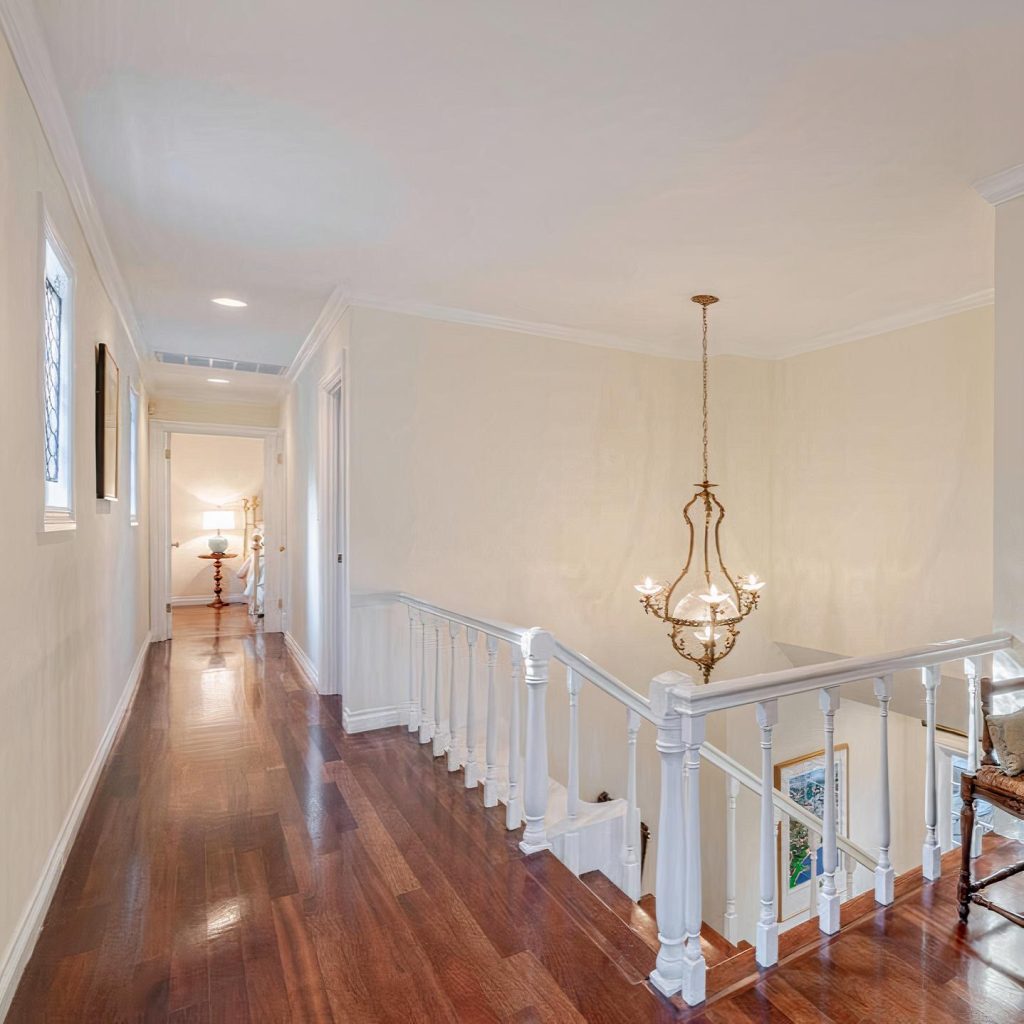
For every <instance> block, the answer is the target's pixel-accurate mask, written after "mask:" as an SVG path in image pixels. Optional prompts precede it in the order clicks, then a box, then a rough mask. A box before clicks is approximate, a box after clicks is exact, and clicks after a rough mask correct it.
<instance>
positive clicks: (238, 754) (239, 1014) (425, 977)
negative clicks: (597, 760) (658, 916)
mask: <svg viewBox="0 0 1024 1024" xmlns="http://www.w3.org/2000/svg"><path fill="white" fill-rule="evenodd" d="M226 628H227V629H228V630H229V632H230V629H231V627H230V626H229V625H228V626H226ZM339 719H340V708H339V707H338V702H337V701H336V700H333V699H330V698H318V697H317V696H316V695H315V694H313V693H312V692H311V691H310V690H309V689H308V688H307V687H306V686H305V684H304V683H303V682H302V681H301V678H300V677H299V675H298V673H297V672H296V670H295V668H294V666H293V664H292V662H291V660H290V658H289V657H288V656H287V655H286V654H285V653H284V650H283V645H282V643H281V638H280V636H279V635H277V634H271V635H266V636H264V635H262V634H256V635H249V636H232V635H224V634H223V633H221V634H214V635H212V636H206V637H196V636H185V637H182V638H180V639H177V640H174V641H172V642H170V643H164V644H159V645H155V646H154V647H153V648H152V650H151V653H150V660H149V663H148V666H147V670H146V674H145V676H144V678H143V681H142V684H141V687H140V691H139V694H138V697H137V699H136V701H135V705H134V708H133V710H132V712H131V714H130V717H129V719H128V722H127V725H126V728H125V729H124V730H123V732H122V734H121V736H120V737H119V739H118V742H117V745H116V747H115V749H114V752H113V754H112V756H111V758H110V760H109V762H108V765H107V767H106V769H105V771H104V774H103V776H102V778H101V780H100V784H99V788H98V790H97V793H96V795H95V797H94V799H93V802H92V804H91V806H90V809H89V812H88V815H87V817H86V820H85V823H84V825H83V828H82V830H81V833H80V834H79V836H78V840H77V842H76V844H75V846H74V849H73V851H72V854H71V857H70V859H69V861H68V864H67V867H66V869H65V871H64V874H63V877H62V879H61V882H60V886H59V889H58V892H57V895H56V897H55V899H54V901H53V904H52V907H51V910H50V913H49V915H48V917H47V920H46V924H45V927H44V930H43V933H42V935H41V937H40V939H39V942H38V945H37V946H36V950H35V953H34V955H33V958H32V960H31V962H30V965H29V967H28V969H27V970H26V972H25V975H24V978H23V980H22V983H21V986H20V988H19V990H18V994H17V996H16V998H15V1002H14V1005H13V1008H12V1010H11V1013H10V1015H9V1017H8V1020H9V1021H11V1022H19V1024H20V1022H37V1021H42V1020H45V1021H89V1022H92V1021H104V1022H108V1021H122V1020H152V1021H173V1022H185V1021H190V1022H191V1021H204V1022H217V1024H220V1022H236V1021H246V1020H254V1021H255V1020H259V1021H295V1022H318V1024H319V1022H329V1021H335V1022H338V1024H341V1022H350V1021H353V1022H354V1021H363V1022H376V1021H396V1022H398V1021H400V1022H403V1024H409V1022H411V1021H416V1022H420V1021H424V1022H427V1021H429V1022H435V1021H451V1022H456V1021H463V1022H469V1021H472V1022H477V1021H516V1022H526V1021H549V1022H568V1021H580V1020H587V1021H594V1022H606V1021H607V1022H623V1024H625V1022H627V1021H628V1022H635V1021H661V1020H675V1019H686V1020H706V1021H714V1022H728V1021H757V1020H773V1021H814V1020H834V1021H842V1022H847V1021H849V1022H853V1021H873V1020H883V1019H886V1020H888V1019H899V1020H917V1019H926V1018H927V1019H928V1020H929V1021H933V1022H941V1021H950V1022H953V1021H962V1020H965V1019H968V1016H969V1012H970V1011H969V1010H968V1005H971V1006H972V1007H973V1009H974V1013H975V1015H976V1016H975V1017H972V1018H971V1019H986V1020H1008V1019H1011V1017H1013V1016H1014V1015H1018V1016H1019V1015H1020V1014H1021V1013H1024V991H1022V987H1021V979H1019V978H1017V977H1015V976H1013V975H1011V974H1009V973H1007V972H1006V971H1005V969H1002V970H1001V969H1000V968H999V967H998V966H996V965H998V964H1010V963H1014V962H1019V958H1020V954H1021V952H1022V949H1024V941H1022V939H1021V934H1022V933H1021V932H1020V931H1019V930H1017V929H1015V928H1014V927H1013V926H1012V925H1010V924H1009V923H1007V922H1006V921H1003V920H1001V919H999V918H996V917H995V916H994V915H991V914H986V913H984V912H982V911H978V910H976V911H975V912H974V914H973V915H972V919H971V924H970V926H969V929H968V931H967V932H966V933H963V932H961V933H958V932H957V930H956V928H955V924H954V919H955V910H954V905H953V900H952V887H953V878H952V877H951V873H947V875H946V877H944V879H943V880H942V882H941V883H940V884H939V886H937V887H927V888H921V887H920V884H919V878H918V880H917V882H916V883H915V881H914V880H912V879H911V880H908V881H907V882H905V883H904V884H902V885H901V895H900V896H899V898H898V900H897V903H896V906H895V908H894V909H893V910H892V911H890V912H888V913H886V912H884V911H875V910H874V909H873V904H870V908H869V910H868V912H866V913H864V914H863V916H862V917H861V918H860V919H859V923H857V924H855V925H854V926H853V927H852V928H850V929H849V930H845V931H844V932H842V933H841V935H840V936H838V937H836V938H834V939H833V940H831V941H830V942H824V943H823V942H821V941H820V936H819V935H818V934H817V933H816V931H815V930H814V929H812V935H811V936H810V937H809V938H808V939H807V940H806V942H807V944H806V945H804V946H803V947H802V948H795V947H794V945H792V944H790V945H789V946H788V949H787V953H786V954H785V955H784V956H783V963H782V965H781V966H780V967H779V968H777V969H775V970H773V971H772V972H770V973H769V974H768V975H767V976H766V977H765V978H764V979H763V980H762V981H761V982H760V984H758V985H757V986H756V988H755V987H751V986H750V985H749V984H748V983H747V979H748V978H749V977H750V974H751V970H750V963H751V961H750V958H749V956H748V957H746V959H743V958H742V957H736V958H735V960H734V961H729V962H728V963H727V964H724V965H722V970H721V971H719V970H717V969H713V970H712V972H711V974H710V975H709V991H710V992H712V993H715V992H718V993H720V994H719V997H718V998H717V1000H716V1001H714V1002H712V1003H711V1004H710V1005H709V1006H708V1007H707V1008H699V1009H697V1010H694V1011H683V1012H682V1013H678V1015H677V1010H676V1009H675V1008H674V1007H672V1006H670V1005H669V1004H668V1003H666V1002H664V1001H663V1000H661V999H660V998H658V997H656V996H655V995H654V994H653V993H652V992H651V990H650V989H649V988H648V986H647V985H646V984H645V982H644V979H645V977H646V975H647V973H648V972H649V971H650V969H651V968H652V967H653V964H654V950H653V948H652V947H651V945H650V944H649V943H648V942H647V941H643V939H642V937H641V936H640V935H639V934H638V932H635V931H633V930H631V929H630V928H629V926H628V925H627V924H626V923H624V922H623V921H622V920H621V919H620V918H619V917H617V916H615V915H614V914H613V913H612V912H611V911H610V910H609V909H608V908H607V907H606V906H605V905H604V904H603V903H602V902H601V901H600V900H599V899H598V898H597V897H596V896H595V895H594V894H593V893H592V892H591V891H590V890H589V889H587V888H586V887H584V886H582V885H581V884H580V883H578V882H577V881H576V880H575V879H574V878H573V877H572V876H571V875H570V874H569V872H568V871H567V870H566V869H565V868H564V867H562V865H561V864H559V863H558V862H557V861H556V860H555V859H554V858H553V857H551V856H550V855H549V854H541V855H539V856H537V857H533V858H530V859H525V858H523V857H522V856H521V854H520V853H519V850H518V847H517V845H516V840H517V839H518V834H516V833H509V832H506V830H505V828H504V824H503V813H502V811H501V809H500V808H496V809H494V810H490V811H487V810H484V809H483V808H482V806H481V804H480V797H479V794H478V793H477V792H469V791H466V790H465V789H464V788H463V786H462V782H461V776H460V775H455V776H449V774H448V773H447V771H445V769H444V766H443V761H436V762H435V761H432V759H431V757H430V754H429V748H427V747H421V746H420V745H419V744H417V743H416V742H415V741H414V739H413V738H412V737H410V736H408V735H407V734H406V732H405V730H404V729H389V730H384V731H381V732H377V733H367V734H363V735H360V736H352V737H350V736H345V735H344V734H343V733H342V730H341V727H340V725H339ZM1001 856H1002V854H1001V851H999V850H996V851H995V853H994V854H992V855H989V856H987V857H986V858H985V862H983V866H990V865H991V864H994V863H998V862H999V860H1000V858H1001ZM1012 887H1014V884H1013V883H1011V888H1012ZM1016 891H1017V894H1018V895H1020V894H1021V893H1022V892H1024V887H1021V886H1020V885H1017V886H1016ZM965 937H966V941H965ZM736 961H740V962H739V963H737V962H736Z"/></svg>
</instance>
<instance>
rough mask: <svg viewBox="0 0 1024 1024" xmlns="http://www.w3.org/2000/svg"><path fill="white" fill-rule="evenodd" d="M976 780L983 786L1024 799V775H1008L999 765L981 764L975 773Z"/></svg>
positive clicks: (1017, 798)
mask: <svg viewBox="0 0 1024 1024" xmlns="http://www.w3.org/2000/svg"><path fill="white" fill-rule="evenodd" d="M975 782H976V784H977V785H978V786H979V787H981V788H984V789H988V790H991V791H992V792H994V793H1003V794H1005V795H1006V796H1008V797H1012V798H1013V799H1014V800H1019V801H1024V775H1007V774H1006V772H1004V771H1003V769H1002V768H1001V767H999V765H994V764H983V765H981V766H980V767H979V768H978V772H977V775H975Z"/></svg>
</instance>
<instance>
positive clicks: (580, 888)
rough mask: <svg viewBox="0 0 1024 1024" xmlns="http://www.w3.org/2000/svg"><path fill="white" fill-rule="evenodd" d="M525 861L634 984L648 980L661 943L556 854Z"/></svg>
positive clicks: (528, 869) (530, 870)
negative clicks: (649, 937) (649, 940)
mask: <svg viewBox="0 0 1024 1024" xmlns="http://www.w3.org/2000/svg"><path fill="white" fill-rule="evenodd" d="M524 864H525V866H526V869H527V871H529V872H530V874H531V875H533V877H534V879H536V881H537V882H538V883H539V884H540V885H542V886H543V887H544V888H545V889H546V890H547V891H548V892H549V893H550V894H552V895H553V896H554V897H555V898H556V899H557V900H558V901H559V902H560V903H561V904H562V906H563V907H564V908H565V910H566V911H567V912H568V913H569V914H571V915H572V917H573V918H574V919H575V921H576V923H577V924H578V925H579V926H581V927H582V928H583V929H584V931H586V933H587V934H588V935H589V936H590V938H591V940H592V941H593V942H595V943H596V944H597V945H598V946H600V947H601V948H602V949H603V950H604V952H605V954H606V955H607V956H608V957H609V959H611V960H612V961H613V962H614V963H615V964H616V965H617V966H618V967H619V969H620V970H621V971H622V972H623V974H625V975H626V977H628V978H629V979H630V980H631V981H633V982H634V983H639V982H642V981H644V980H646V978H647V976H648V975H649V974H650V973H651V971H652V970H654V963H655V958H656V954H657V945H655V946H654V947H653V948H652V947H651V946H650V944H649V943H647V942H646V941H644V940H643V939H642V938H641V936H640V935H639V934H638V933H637V932H636V931H635V930H633V929H632V928H630V927H629V925H628V924H627V922H625V921H623V920H622V918H620V917H619V916H618V915H617V914H616V913H615V912H614V911H613V910H612V909H611V908H610V907H609V906H608V905H607V904H606V903H604V901H603V900H601V899H600V898H599V897H598V895H597V893H595V892H594V891H593V890H592V889H591V888H590V887H589V886H588V885H586V883H584V882H582V881H581V880H580V879H579V878H577V877H576V876H575V875H574V874H573V873H572V872H571V871H570V870H569V869H568V868H567V867H566V866H565V865H564V864H563V863H562V862H561V861H560V860H558V858H557V857H555V855H554V854H553V853H550V852H544V853H540V854H536V855H534V856H532V857H527V858H526V859H525V860H524Z"/></svg>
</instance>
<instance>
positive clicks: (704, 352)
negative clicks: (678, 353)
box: [701, 304, 710, 483]
mask: <svg viewBox="0 0 1024 1024" xmlns="http://www.w3.org/2000/svg"><path fill="white" fill-rule="evenodd" d="M701 314H702V315H701V325H702V328H703V332H702V333H703V337H702V340H701V366H702V371H703V380H702V382H701V386H702V390H703V395H704V483H707V482H708V480H709V479H710V478H709V477H708V307H707V306H706V305H704V304H702V309H701Z"/></svg>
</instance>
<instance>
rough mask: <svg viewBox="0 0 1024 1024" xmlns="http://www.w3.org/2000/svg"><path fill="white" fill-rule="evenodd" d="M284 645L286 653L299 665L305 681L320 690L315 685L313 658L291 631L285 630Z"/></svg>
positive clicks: (315, 675) (315, 676) (315, 672)
mask: <svg viewBox="0 0 1024 1024" xmlns="http://www.w3.org/2000/svg"><path fill="white" fill-rule="evenodd" d="M284 645H285V647H286V648H287V649H288V653H289V654H290V655H291V656H292V657H293V658H294V659H295V664H296V665H298V666H299V671H300V672H301V673H302V674H303V676H304V677H305V679H306V682H307V683H309V685H310V686H312V687H313V689H314V690H316V692H317V693H319V692H320V688H319V687H318V686H317V670H316V665H314V664H313V659H312V658H310V656H309V655H308V654H307V653H306V652H305V651H304V650H303V649H302V647H301V645H300V644H299V642H298V641H297V640H296V639H295V637H293V636H292V635H291V633H288V632H285V634H284Z"/></svg>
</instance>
